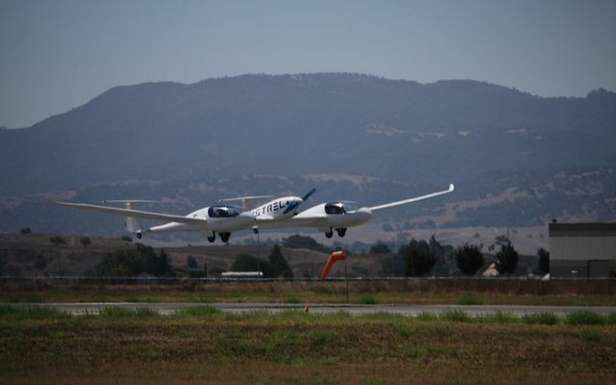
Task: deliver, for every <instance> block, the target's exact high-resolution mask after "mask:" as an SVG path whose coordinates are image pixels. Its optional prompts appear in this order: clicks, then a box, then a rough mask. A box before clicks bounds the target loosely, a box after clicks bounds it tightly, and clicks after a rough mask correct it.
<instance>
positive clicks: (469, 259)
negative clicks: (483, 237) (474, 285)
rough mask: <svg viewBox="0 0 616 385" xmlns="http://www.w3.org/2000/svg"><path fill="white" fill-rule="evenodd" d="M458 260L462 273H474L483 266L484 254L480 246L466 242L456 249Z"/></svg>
mask: <svg viewBox="0 0 616 385" xmlns="http://www.w3.org/2000/svg"><path fill="white" fill-rule="evenodd" d="M455 255H456V262H457V264H458V268H459V269H460V271H461V272H462V274H466V275H474V274H475V273H477V271H478V270H479V269H480V268H481V266H483V254H482V253H481V250H479V247H477V246H475V245H469V244H466V243H465V244H464V246H462V247H458V248H457V249H456V253H455Z"/></svg>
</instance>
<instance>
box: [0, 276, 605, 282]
mask: <svg viewBox="0 0 616 385" xmlns="http://www.w3.org/2000/svg"><path fill="white" fill-rule="evenodd" d="M347 280H348V281H354V282H379V281H383V282H387V281H407V282H437V281H442V282H447V281H452V282H455V281H476V282H480V281H485V282H555V281H556V282H559V281H574V282H586V281H592V282H610V283H611V282H616V278H613V277H588V278H587V277H553V278H550V279H548V280H544V279H542V278H541V277H462V276H455V277H451V276H448V277H436V276H433V277H348V278H346V277H329V278H327V279H325V280H321V279H320V278H318V277H302V278H257V277H246V278H244V277H152V276H144V277H139V276H136V277H135V276H130V277H123V276H82V275H52V276H29V277H28V276H6V275H5V276H0V283H10V282H32V281H75V282H80V281H83V282H84V283H88V282H96V281H101V282H105V281H109V282H112V281H117V282H122V283H128V282H134V283H141V284H155V283H182V282H204V283H206V282H223V283H224V282H253V283H254V282H328V281H331V282H339V281H343V282H344V281H347Z"/></svg>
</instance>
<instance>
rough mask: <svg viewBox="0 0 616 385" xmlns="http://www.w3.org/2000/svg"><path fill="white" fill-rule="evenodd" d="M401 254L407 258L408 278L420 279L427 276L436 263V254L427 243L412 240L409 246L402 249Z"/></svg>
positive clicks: (406, 269) (406, 270)
mask: <svg viewBox="0 0 616 385" xmlns="http://www.w3.org/2000/svg"><path fill="white" fill-rule="evenodd" d="M399 253H400V254H401V255H402V256H404V258H405V261H406V268H405V272H406V275H407V276H414V277H419V276H423V275H426V274H428V273H429V272H430V271H431V270H432V267H433V266H434V264H435V263H436V258H435V256H434V253H433V252H432V250H430V245H429V244H428V242H426V241H416V240H414V239H412V240H411V242H409V244H408V245H405V246H402V247H401V248H400V251H399Z"/></svg>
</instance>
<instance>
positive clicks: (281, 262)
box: [269, 245, 293, 278]
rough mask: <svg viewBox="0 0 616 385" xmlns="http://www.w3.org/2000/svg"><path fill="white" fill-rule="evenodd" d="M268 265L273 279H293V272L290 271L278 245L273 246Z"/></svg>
mask: <svg viewBox="0 0 616 385" xmlns="http://www.w3.org/2000/svg"><path fill="white" fill-rule="evenodd" d="M269 263H270V265H271V267H272V273H273V276H274V277H280V276H283V277H285V278H293V270H291V267H290V266H289V263H288V262H287V259H286V258H285V257H284V255H282V251H281V250H280V247H279V246H278V245H274V247H273V248H272V252H271V253H270V255H269Z"/></svg>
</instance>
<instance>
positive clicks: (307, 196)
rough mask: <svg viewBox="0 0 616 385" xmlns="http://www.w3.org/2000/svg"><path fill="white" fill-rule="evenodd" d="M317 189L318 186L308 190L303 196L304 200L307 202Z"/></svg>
mask: <svg viewBox="0 0 616 385" xmlns="http://www.w3.org/2000/svg"><path fill="white" fill-rule="evenodd" d="M316 191H317V189H316V188H313V189H312V190H310V191H308V193H306V195H304V197H303V198H302V200H303V201H304V202H305V201H306V200H307V199H308V198H310V196H311V195H312V194H314V193H315V192H316Z"/></svg>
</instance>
